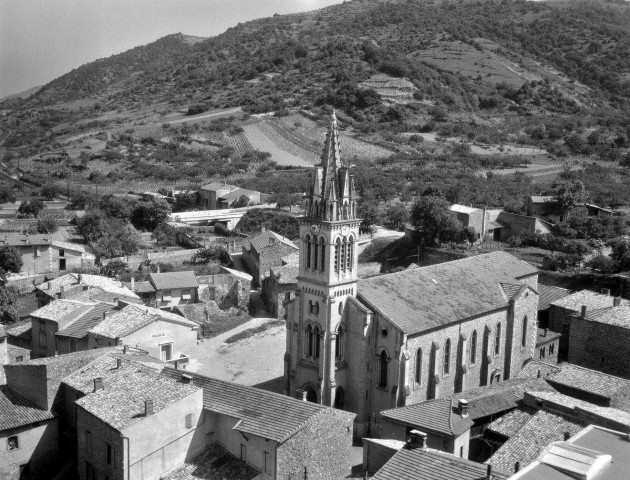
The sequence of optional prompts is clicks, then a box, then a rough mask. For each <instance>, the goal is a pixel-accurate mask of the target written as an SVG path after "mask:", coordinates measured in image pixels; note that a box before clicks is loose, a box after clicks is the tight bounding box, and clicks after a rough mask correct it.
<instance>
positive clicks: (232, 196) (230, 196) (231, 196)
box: [217, 188, 258, 200]
mask: <svg viewBox="0 0 630 480" xmlns="http://www.w3.org/2000/svg"><path fill="white" fill-rule="evenodd" d="M256 194H258V192H256V191H254V190H247V189H245V188H237V189H236V190H232V191H231V192H229V193H224V194H222V195H219V196H218V197H217V198H220V199H221V200H238V199H239V198H240V197H241V196H243V195H247V196H248V197H249V196H251V195H256Z"/></svg>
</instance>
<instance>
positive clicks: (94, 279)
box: [35, 273, 138, 299]
mask: <svg viewBox="0 0 630 480" xmlns="http://www.w3.org/2000/svg"><path fill="white" fill-rule="evenodd" d="M79 276H81V282H79ZM81 285H86V286H88V287H99V288H100V289H101V290H102V291H104V292H107V293H111V294H113V295H118V296H121V297H129V298H135V299H138V296H137V295H136V294H135V293H133V292H132V291H131V290H129V289H128V288H127V287H125V285H123V283H122V282H119V281H118V280H116V279H113V278H108V277H103V276H101V275H89V274H87V273H83V274H78V273H68V274H66V275H62V276H61V277H57V278H55V279H54V280H50V281H49V282H44V283H41V284H40V285H38V286H37V287H35V288H36V289H37V290H39V291H40V292H43V293H45V294H46V295H49V296H55V295H58V294H59V292H60V289H61V287H64V293H65V292H66V291H69V290H70V289H74V288H78V287H80V286H81Z"/></svg>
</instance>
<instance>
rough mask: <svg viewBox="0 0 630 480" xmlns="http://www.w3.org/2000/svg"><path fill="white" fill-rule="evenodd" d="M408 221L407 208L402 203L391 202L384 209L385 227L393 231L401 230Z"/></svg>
mask: <svg viewBox="0 0 630 480" xmlns="http://www.w3.org/2000/svg"><path fill="white" fill-rule="evenodd" d="M408 221H409V207H408V206H407V205H406V204H404V203H402V202H398V201H396V202H392V203H389V204H388V205H387V207H386V208H385V222H384V223H385V225H386V226H387V227H389V228H393V229H394V230H403V229H404V228H405V224H406V223H407V222H408Z"/></svg>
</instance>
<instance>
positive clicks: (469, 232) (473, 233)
mask: <svg viewBox="0 0 630 480" xmlns="http://www.w3.org/2000/svg"><path fill="white" fill-rule="evenodd" d="M462 232H463V233H464V235H465V236H466V240H468V243H470V244H471V245H472V244H473V243H475V242H476V241H477V230H476V229H475V227H471V226H468V227H464V229H463V230H462Z"/></svg>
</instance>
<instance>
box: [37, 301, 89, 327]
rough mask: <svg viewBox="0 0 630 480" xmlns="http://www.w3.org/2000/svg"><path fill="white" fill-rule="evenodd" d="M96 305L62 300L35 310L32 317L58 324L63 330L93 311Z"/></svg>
mask: <svg viewBox="0 0 630 480" xmlns="http://www.w3.org/2000/svg"><path fill="white" fill-rule="evenodd" d="M95 305H96V304H94V303H84V302H80V301H77V300H66V299H60V300H55V301H53V302H50V303H49V304H48V305H44V306H43V307H42V308H39V309H37V310H35V311H34V312H33V313H31V317H32V318H37V319H40V318H41V319H44V320H51V321H53V322H56V323H57V325H58V326H59V328H63V327H65V326H66V325H68V324H69V323H71V322H74V321H75V320H77V319H79V318H81V317H82V316H83V315H85V314H86V313H88V312H89V311H91V310H92V309H93V308H94V307H95Z"/></svg>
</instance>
